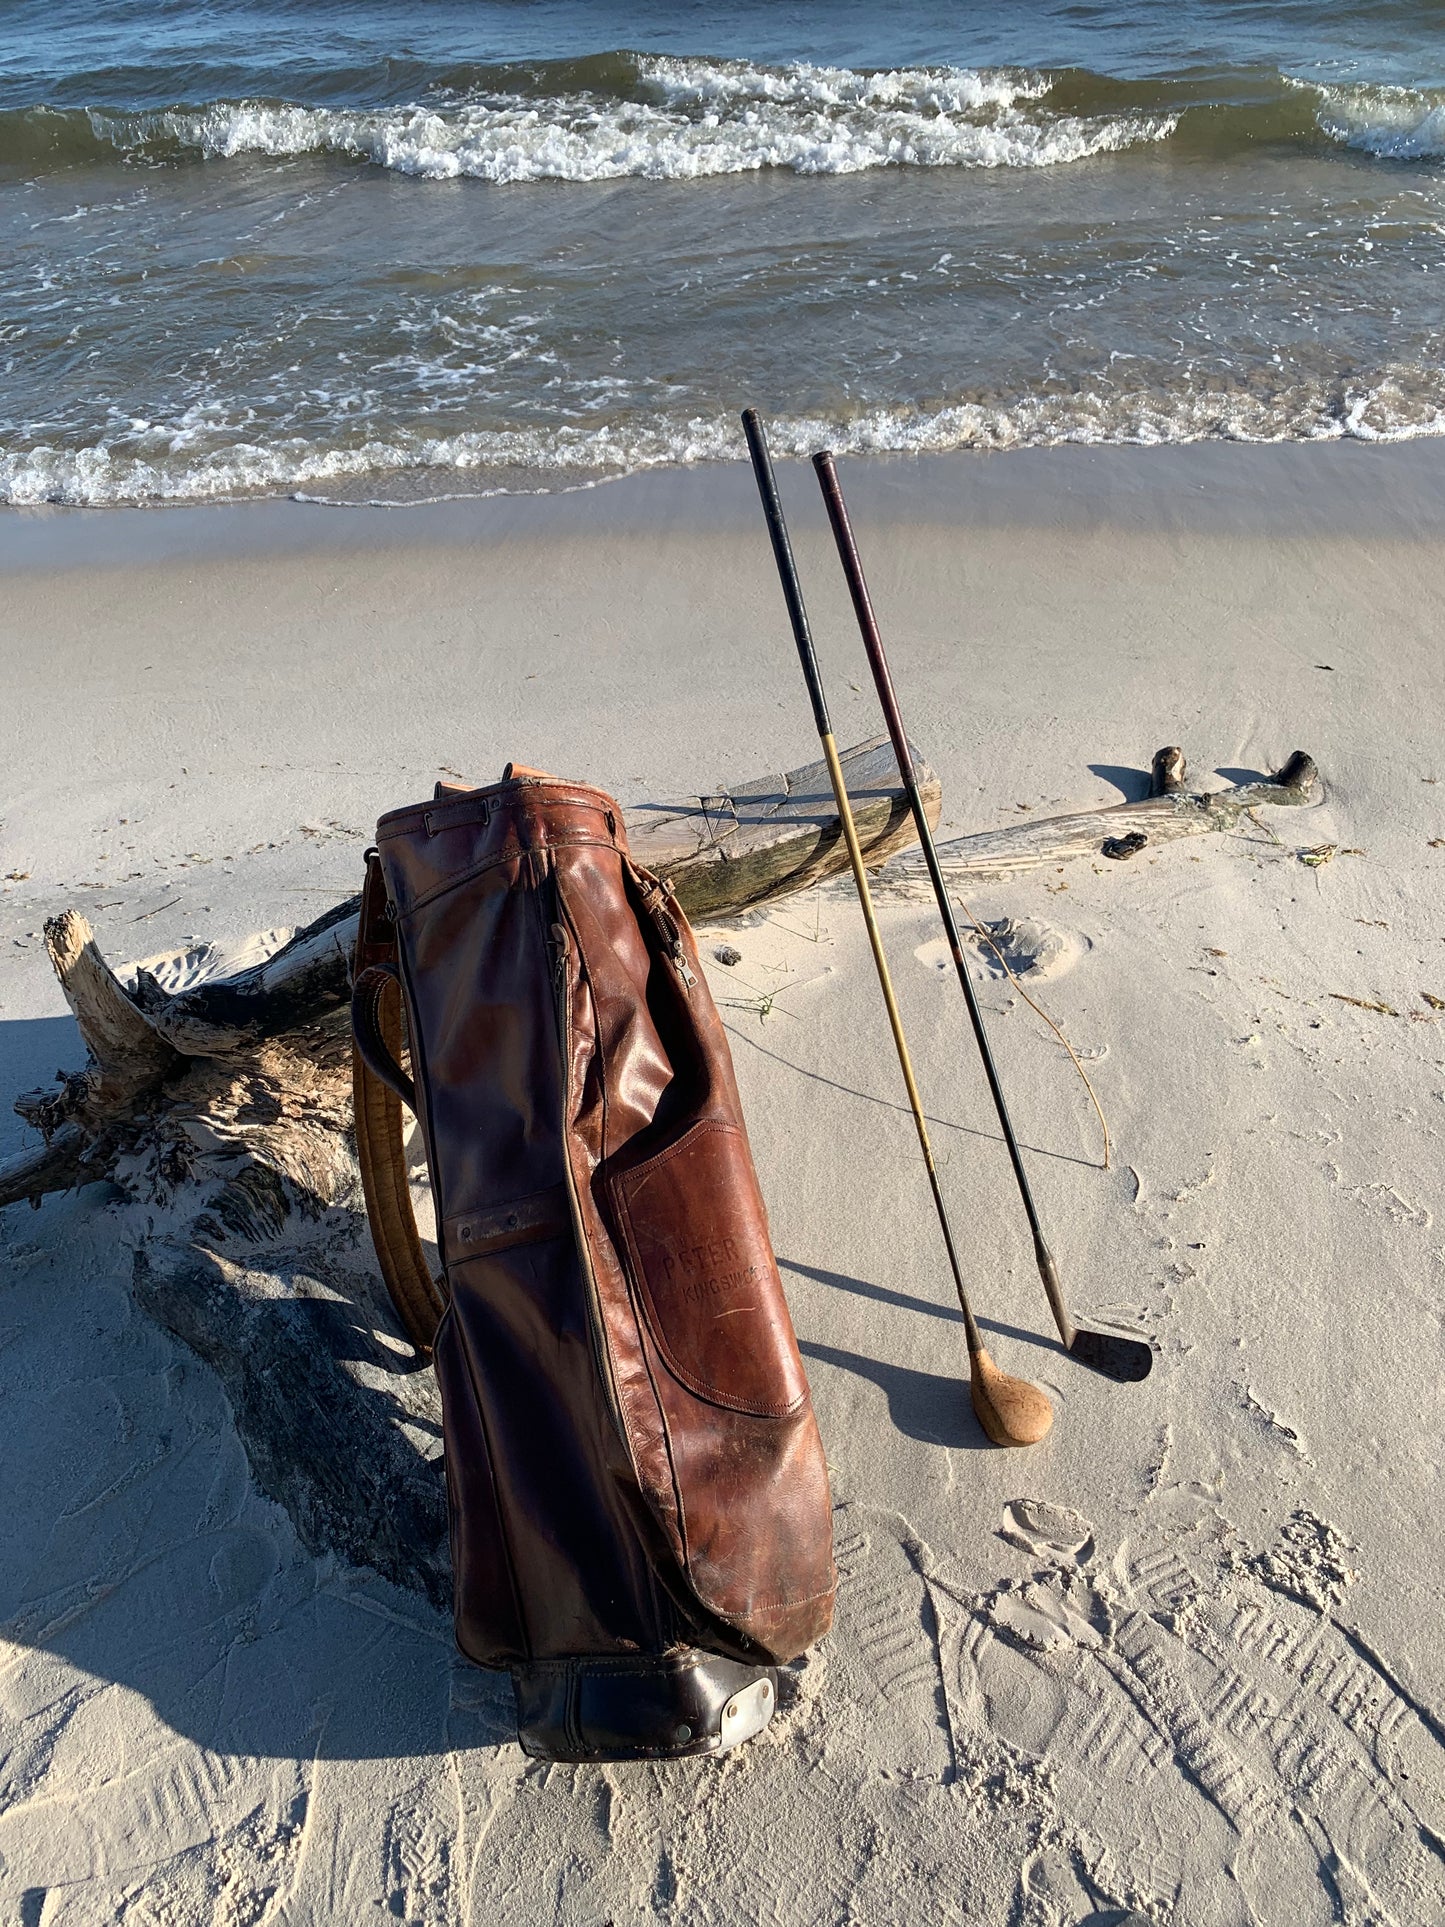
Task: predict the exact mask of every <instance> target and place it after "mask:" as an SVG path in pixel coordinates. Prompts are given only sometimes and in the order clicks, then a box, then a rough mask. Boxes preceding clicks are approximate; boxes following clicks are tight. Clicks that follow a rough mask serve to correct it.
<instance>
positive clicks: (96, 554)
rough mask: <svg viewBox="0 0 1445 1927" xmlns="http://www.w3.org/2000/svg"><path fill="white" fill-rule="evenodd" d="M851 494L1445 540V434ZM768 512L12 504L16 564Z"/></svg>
mask: <svg viewBox="0 0 1445 1927" xmlns="http://www.w3.org/2000/svg"><path fill="white" fill-rule="evenodd" d="M777 466H778V471H779V474H780V477H782V478H783V481H784V483H785V485H787V487H788V506H789V512H790V519H794V520H796V521H797V522H798V523H799V524H800V525H801V526H803V527H805V528H822V527H823V526H824V521H823V516H822V511H821V508H819V507H818V505H817V499H816V497H817V491H816V488H815V487H814V486H813V484H812V478H811V476H810V475H809V474H808V472H807V464H806V463H803V462H799V461H796V460H787V459H780V460H779V461H778V464H777ZM840 473H841V474H842V475H843V477H844V480H845V486H846V487H847V488H848V490H849V497H850V502H853V503H855V504H856V505H857V507H858V509H859V510H861V511H862V512H863V513H865V514H870V515H875V516H877V517H879V518H882V519H886V520H887V521H889V522H890V523H901V524H903V525H906V526H928V525H936V526H941V527H950V528H975V529H998V528H1002V527H1008V526H1019V527H1029V528H1042V529H1059V530H1076V531H1083V530H1088V529H1102V528H1114V529H1120V530H1125V531H1133V532H1139V533H1147V532H1154V533H1168V532H1179V531H1189V532H1192V533H1195V534H1199V535H1220V536H1231V537H1241V538H1245V537H1255V536H1281V537H1290V536H1328V535H1332V534H1334V535H1349V536H1374V537H1380V538H1387V539H1398V540H1410V539H1415V540H1433V539H1437V538H1439V537H1440V536H1442V535H1445V437H1437V436H1421V437H1417V438H1414V439H1412V440H1409V441H1400V442H1387V443H1375V442H1365V441H1359V440H1354V439H1341V440H1339V441H1328V442H1280V443H1245V442H1225V441H1198V442H1187V443H1178V444H1168V445H1161V446H1145V445H1140V444H1108V445H1102V446H1086V445H1082V444H1073V443H1068V444H1061V445H1059V446H1057V447H1049V448H1022V449H1013V450H1007V451H991V452H986V453H975V452H972V451H967V450H960V451H956V452H953V453H949V454H943V455H896V454H874V455H865V456H857V455H854V456H849V457H847V458H846V459H843V460H840ZM756 516H757V507H756V499H755V496H754V492H753V484H752V477H751V472H750V470H749V469H748V466H747V464H746V463H745V462H743V461H737V462H718V463H701V464H698V465H696V466H694V467H689V468H660V469H645V470H640V471H637V472H634V473H631V474H626V475H618V476H616V477H609V478H606V479H604V480H601V481H597V482H593V483H588V484H584V485H581V486H578V487H575V488H559V489H555V490H537V491H535V492H533V491H529V492H525V493H516V494H502V493H499V494H490V495H481V494H478V495H465V494H459V495H458V496H456V497H454V498H448V499H444V500H426V501H419V502H414V503H399V504H391V503H353V502H336V503H323V502H317V501H313V500H306V499H302V498H298V497H296V496H291V495H286V496H263V497H258V498H254V499H249V500H236V501H226V502H214V503H156V504H154V505H150V506H146V507H136V506H124V507H115V508H79V507H70V506H65V505H49V506H44V507H24V508H16V507H11V506H6V507H0V573H10V572H14V571H31V570H43V569H65V568H70V567H115V566H120V565H124V564H127V563H133V564H136V565H138V566H139V565H141V564H144V563H151V562H154V563H164V562H167V561H173V560H175V559H177V558H179V557H183V556H197V557H199V556H209V557H221V556H226V555H238V556H239V555H254V554H268V553H276V554H285V553H293V554H294V553H300V554H304V553H308V552H320V551H325V550H342V551H347V550H353V549H357V548H366V549H385V550H388V551H391V550H395V549H398V548H407V547H412V546H419V547H420V546H425V547H433V546H434V547H439V548H455V547H461V546H465V545H466V544H468V543H470V542H474V541H477V540H479V539H485V540H500V541H512V540H531V541H535V540H547V539H549V538H551V537H554V536H558V535H583V534H589V535H598V536H606V535H609V534H615V535H618V536H622V535H625V534H628V533H635V532H638V531H639V530H643V529H649V530H650V529H656V528H658V527H659V526H661V527H662V528H665V529H667V530H668V531H669V532H677V531H682V530H689V529H696V530H698V531H703V530H718V529H727V530H728V531H730V532H746V530H748V529H750V528H751V527H752V526H753V525H754V523H755V521H756Z"/></svg>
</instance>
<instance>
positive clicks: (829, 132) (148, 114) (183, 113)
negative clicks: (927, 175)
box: [0, 55, 1174, 185]
mask: <svg viewBox="0 0 1445 1927" xmlns="http://www.w3.org/2000/svg"><path fill="white" fill-rule="evenodd" d="M608 59H609V61H610V63H611V64H610V66H603V65H601V64H600V63H599V65H598V66H597V68H596V69H595V71H594V73H593V76H592V77H593V78H594V79H595V81H596V82H597V84H595V85H593V86H589V87H585V88H581V89H579V90H575V91H568V92H561V93H556V94H548V93H546V92H545V90H544V89H541V90H539V89H540V83H541V80H542V79H544V78H545V76H536V75H534V76H532V79H531V84H529V85H528V86H525V87H524V86H522V85H521V84H520V77H514V79H515V82H516V84H513V85H511V86H508V87H498V86H496V85H488V86H478V85H475V84H472V85H469V86H466V87H460V88H459V87H457V86H456V85H455V84H452V83H448V84H447V85H445V86H440V85H439V86H438V87H437V88H435V89H434V90H433V95H434V98H432V99H429V100H427V101H424V102H419V103H416V104H413V105H409V106H388V107H367V108H363V107H346V106H323V105H315V104H306V103H302V102H294V101H271V100H232V101H212V102H209V103H206V104H204V105H200V106H194V107H187V106H172V107H165V108H156V109H151V110H148V111H145V112H117V111H113V110H110V109H106V108H101V107H93V108H88V109H84V110H65V111H62V110H58V109H51V108H33V109H27V110H25V111H24V113H22V114H18V115H17V114H10V115H6V116H0V160H4V159H8V160H11V161H17V160H18V161H21V162H22V163H24V162H25V161H29V162H30V163H32V164H36V163H38V164H40V165H42V166H45V165H62V164H65V163H66V162H69V163H71V164H75V163H79V162H83V161H85V160H86V159H94V158H96V157H97V152H98V151H104V150H105V149H109V150H111V151H113V152H114V151H118V152H120V153H121V154H123V155H125V156H127V157H130V158H135V159H142V160H146V159H148V160H152V161H164V160H168V159H170V160H173V159H179V158H184V157H185V156H186V155H193V156H200V157H203V158H206V159H230V158H233V157H235V156H237V155H244V154H255V155H268V156H275V157H288V158H289V157H295V156H300V155H323V156H324V155H329V156H334V157H339V158H344V159H350V160H359V161H364V162H369V163H371V164H373V165H375V166H378V167H383V168H386V169H389V170H390V171H392V172H395V173H400V174H408V175H412V176H415V177H418V178H421V179H425V180H453V179H472V180H482V181H489V182H492V183H495V184H499V185H500V184H513V183H517V182H525V181H543V180H555V181H600V180H616V179H623V178H636V179H644V180H659V181H662V180H694V179H700V178H707V177H713V176H717V175H725V174H741V173H749V172H754V171H758V170H762V169H786V170H790V171H792V172H794V173H797V174H833V175H836V174H854V173H860V172H864V171H867V170H870V169H874V168H882V167H964V168H1001V167H1002V168H1007V167H1054V166H1059V165H1063V164H1066V163H1068V162H1070V161H1076V160H1082V159H1086V158H1088V157H1089V156H1091V155H1096V154H1108V153H1114V152H1117V151H1119V150H1120V149H1122V148H1125V147H1130V146H1133V145H1135V144H1137V143H1140V142H1151V141H1159V140H1163V139H1166V138H1167V137H1168V135H1169V134H1170V133H1171V132H1172V131H1173V127H1174V119H1173V118H1172V117H1171V116H1170V115H1168V114H1163V115H1149V114H1140V113H1134V112H1121V113H1108V114H1099V115H1079V114H1059V113H1051V112H1049V111H1048V110H1047V108H1046V107H1045V105H1044V103H1045V101H1046V97H1047V95H1048V91H1049V87H1050V82H1049V79H1048V77H1047V76H1045V75H1040V74H1034V73H1029V72H1026V71H1023V70H1011V69H997V70H975V69H972V68H952V67H938V68H901V69H897V70H892V71H886V72H877V73H865V72H855V71H854V70H852V69H849V68H837V67H822V66H814V65H807V64H797V65H793V66H788V67H765V66H759V65H756V64H753V63H749V62H746V61H722V60H703V59H681V58H672V57H664V56H650V55H631V56H610V57H608ZM604 77H605V84H604ZM574 78H575V75H574Z"/></svg>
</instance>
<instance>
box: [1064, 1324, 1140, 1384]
mask: <svg viewBox="0 0 1445 1927" xmlns="http://www.w3.org/2000/svg"><path fill="white" fill-rule="evenodd" d="M1069 1356H1070V1358H1077V1359H1078V1361H1079V1363H1080V1364H1081V1365H1087V1366H1088V1367H1089V1368H1090V1370H1091V1371H1095V1372H1102V1373H1103V1375H1104V1377H1105V1378H1112V1379H1116V1380H1117V1381H1118V1383H1119V1384H1121V1385H1132V1384H1135V1383H1137V1382H1138V1380H1139V1379H1141V1378H1147V1377H1148V1376H1149V1373H1150V1372H1151V1370H1152V1369H1153V1366H1154V1347H1153V1346H1152V1345H1146V1344H1145V1342H1144V1340H1143V1339H1142V1338H1124V1337H1121V1336H1118V1335H1117V1334H1115V1333H1114V1332H1095V1331H1085V1330H1084V1329H1083V1327H1082V1326H1076V1327H1075V1328H1074V1336H1073V1338H1072V1340H1071V1341H1070V1343H1069Z"/></svg>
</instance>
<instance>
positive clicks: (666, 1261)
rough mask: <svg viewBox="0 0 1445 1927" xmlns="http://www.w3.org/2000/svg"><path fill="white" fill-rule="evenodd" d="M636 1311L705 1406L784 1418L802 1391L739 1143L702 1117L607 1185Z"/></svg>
mask: <svg viewBox="0 0 1445 1927" xmlns="http://www.w3.org/2000/svg"><path fill="white" fill-rule="evenodd" d="M612 1200H613V1208H614V1210H615V1212H616V1215H617V1222H618V1226H619V1229H620V1231H621V1234H622V1240H623V1244H624V1247H625V1249H626V1252H627V1256H628V1259H629V1260H630V1269H631V1271H632V1273H633V1276H634V1280H635V1282H636V1285H637V1288H638V1291H639V1294H640V1297H641V1301H642V1312H643V1316H644V1317H645V1318H646V1320H647V1324H648V1327H649V1329H650V1332H651V1336H652V1339H653V1342H654V1344H655V1345H656V1347H657V1350H658V1352H659V1354H660V1355H661V1358H662V1362H663V1364H664V1365H665V1366H666V1368H667V1370H668V1371H669V1372H670V1373H671V1375H672V1376H673V1378H675V1379H676V1380H677V1381H678V1382H679V1384H681V1385H683V1386H685V1387H686V1388H687V1390H688V1391H689V1392H692V1393H693V1394H694V1395H695V1396H696V1397H698V1398H701V1399H706V1400H707V1401H708V1402H709V1403H710V1404H712V1405H721V1406H726V1407H728V1408H729V1409H730V1410H732V1411H735V1412H750V1413H752V1414H753V1415H754V1416H756V1417H758V1418H786V1417H788V1416H790V1415H791V1414H792V1413H794V1412H796V1411H798V1410H800V1409H801V1407H802V1406H803V1404H804V1402H805V1401H806V1399H807V1396H808V1386H807V1381H806V1379H805V1378H804V1376H803V1366H802V1361H801V1359H800V1358H799V1356H798V1348H797V1344H796V1342H795V1340H794V1337H793V1328H792V1323H791V1320H790V1319H789V1316H788V1308H787V1302H786V1300H785V1298H784V1296H783V1285H782V1280H781V1279H780V1278H779V1276H778V1267H777V1264H776V1262H775V1261H774V1258H773V1251H772V1246H771V1244H770V1242H769V1239H768V1226H767V1219H766V1216H765V1215H764V1211H763V1203H762V1199H761V1197H760V1196H759V1195H758V1190H757V1182H756V1179H755V1178H754V1175H753V1165H752V1159H751V1157H750V1156H749V1155H748V1146H747V1140H746V1139H745V1138H744V1137H743V1135H742V1133H741V1131H739V1130H737V1129H736V1128H735V1127H734V1126H732V1125H731V1124H727V1123H723V1122H720V1121H719V1120H717V1119H714V1118H702V1119H700V1120H699V1121H698V1122H697V1123H696V1124H694V1125H693V1126H692V1128H691V1129H690V1130H689V1131H686V1132H684V1134H683V1135H682V1137H681V1138H680V1139H679V1140H678V1141H677V1143H675V1144H673V1145H671V1146H669V1148H668V1149H667V1150H665V1151H660V1152H659V1153H658V1154H657V1156H655V1157H652V1158H648V1159H647V1160H646V1161H645V1162H643V1163H642V1164H639V1165H637V1166H635V1167H634V1168H633V1169H632V1170H630V1171H626V1172H623V1173H622V1174H621V1175H620V1176H617V1177H615V1178H614V1179H613V1180H612Z"/></svg>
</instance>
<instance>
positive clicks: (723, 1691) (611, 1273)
mask: <svg viewBox="0 0 1445 1927" xmlns="http://www.w3.org/2000/svg"><path fill="white" fill-rule="evenodd" d="M352 1021H353V1029H354V1035H355V1039H356V1047H357V1048H356V1056H355V1088H356V1118H357V1141H358V1149H359V1152H360V1157H361V1167H362V1174H363V1179H364V1183H365V1189H366V1197H367V1208H368V1214H369V1217H370V1220H371V1226H372V1232H373V1235H374V1237H375V1241H376V1247H377V1254H378V1257H379V1259H380V1262H381V1267H382V1271H383V1273H384V1275H385V1277H386V1280H387V1284H388V1286H389V1287H390V1289H391V1292H392V1296H393V1299H394V1300H395V1302H396V1305H397V1308H398V1310H399V1312H400V1314H401V1316H402V1318H403V1321H404V1322H405V1324H406V1326H407V1328H408V1330H409V1332H410V1333H411V1336H412V1338H413V1340H414V1341H415V1342H416V1343H417V1344H418V1345H419V1346H420V1347H421V1348H422V1349H423V1350H429V1351H430V1352H431V1353H432V1355H433V1358H434V1362H435V1365H436V1372H437V1379H438V1382H439V1385H440V1389H441V1397H442V1410H443V1421H444V1430H445V1447H446V1476H447V1497H448V1505H449V1519H450V1534H451V1552H452V1566H453V1573H454V1588H455V1613H456V1633H457V1641H458V1644H459V1645H460V1647H461V1649H462V1651H463V1652H464V1653H465V1654H467V1656H468V1657H469V1658H471V1659H473V1660H475V1661H477V1662H478V1663H479V1664H480V1665H483V1666H492V1667H505V1668H507V1669H508V1670H509V1671H510V1673H511V1676H512V1680H513V1684H514V1689H515V1694H516V1703H517V1725H518V1733H519V1737H520V1739H521V1743H522V1745H523V1747H524V1748H525V1749H526V1750H527V1751H528V1752H529V1753H532V1754H534V1755H536V1756H538V1757H541V1758H545V1759H554V1760H605V1759H639V1758H669V1757H681V1756H683V1755H688V1754H699V1753H713V1752H719V1751H721V1750H723V1749H724V1748H726V1747H728V1746H729V1745H732V1744H735V1743H736V1742H737V1741H738V1740H740V1739H745V1738H747V1737H748V1736H749V1735H750V1734H752V1733H755V1732H757V1731H758V1730H759V1729H760V1727H762V1726H764V1725H766V1723H767V1720H768V1719H769V1718H770V1717H771V1714H772V1710H773V1707H774V1705H775V1703H776V1694H777V1679H776V1675H775V1673H774V1671H773V1668H774V1667H775V1666H776V1665H777V1664H778V1663H780V1662H782V1661H784V1660H787V1659H790V1658H792V1657H794V1656H795V1655H797V1654H799V1653H801V1652H802V1651H803V1650H804V1649H805V1648H806V1647H807V1646H809V1645H810V1644H811V1643H812V1642H813V1641H814V1640H816V1639H818V1638H819V1637H820V1636H821V1635H822V1634H823V1633H824V1632H826V1631H827V1629H828V1625H829V1623H830V1620H831V1617H832V1609H833V1592H834V1585H835V1574H834V1570H833V1557H832V1531H831V1510H830V1501H829V1494H828V1478H827V1467H826V1463H825V1461H824V1457H823V1451H822V1445H821V1442H820V1440H819V1437H818V1429H817V1424H816V1421H815V1419H814V1417H813V1410H812V1405H811V1402H810V1399H809V1394H808V1385H807V1380H806V1378H805V1377H804V1374H803V1367H802V1361H801V1360H800V1358H799V1356H798V1347H797V1341H796V1339H795V1337H794V1334H793V1327H792V1322H791V1320H790V1318H789V1314H788V1308H787V1303H786V1301H785V1299H784V1296H783V1289H782V1283H781V1281H780V1279H779V1276H778V1269H777V1265H776V1262H775V1260H774V1257H773V1252H772V1248H771V1245H770V1243H769V1236H768V1225H767V1217H766V1213H765V1211H764V1208H763V1203H762V1199H761V1196H760V1194H759V1191H758V1185H757V1179H756V1176H755V1174H754V1170H753V1162H752V1155H751V1152H750V1150H749V1147H748V1140H747V1135H746V1132H745V1131H744V1128H743V1121H742V1112H741V1108H740V1105H739V1100H738V1093H737V1086H736V1083H735V1081H734V1077H733V1069H732V1061H731V1059H730V1057H729V1054H728V1048H727V1042H726V1039H725V1037H724V1033H723V1029H722V1025H721V1022H720V1021H719V1018H718V1014H717V1011H716V1009H715V1007H714V1005H713V1001H712V998H711V996H710V995H709V992H708V989H707V986H706V983H705V982H704V980H703V975H702V971H701V969H700V967H699V965H698V960H697V951H696V948H695V946H694V943H693V938H692V933H691V931H690V930H689V929H688V926H687V922H686V919H685V918H684V916H683V914H682V912H681V910H680V909H679V908H678V907H677V905H676V903H675V901H674V900H673V899H672V897H671V895H670V894H669V892H668V890H667V888H666V886H665V885H663V884H660V883H658V882H657V880H656V879H655V878H653V877H652V876H650V875H649V874H648V873H647V872H646V871H644V870H642V869H639V868H638V867H637V866H636V865H634V864H633V863H632V861H631V860H630V858H629V855H628V850H627V840H626V835H625V832H624V829H623V825H622V816H621V812H620V811H619V810H618V808H617V805H616V804H615V803H614V802H613V801H612V799H611V798H610V797H608V796H606V795H605V794H604V793H603V792H602V791H600V790H596V789H591V788H588V787H587V786H586V785H584V784H580V783H569V782H563V781H559V780H557V779H555V778H552V777H548V776H542V775H540V774H538V773H536V772H532V771H523V770H520V769H518V768H516V767H515V766H513V765H509V766H508V769H507V771H506V773H505V776H504V778H503V781H502V782H501V783H499V784H496V785H494V786H493V787H491V788H487V789H479V790H457V789H450V788H445V789H444V788H439V790H438V793H437V797H436V799H435V800H434V801H433V802H431V803H429V804H418V805H416V806H415V807H414V808H410V809H403V810H396V811H393V812H392V813H391V814H389V815H387V816H384V817H383V818H382V820H381V822H380V823H379V825H378V826H377V847H376V849H375V850H374V851H371V852H369V853H368V858H367V872H366V885H365V892H364V896H363V901H362V913H361V927H360V935H359V939H358V947H357V956H356V979H355V993H354V997H353V1002H352ZM403 1039H405V1043H403ZM404 1054H405V1055H406V1056H408V1057H409V1062H410V1075H408V1074H407V1071H406V1070H405V1069H404V1068H403V1063H402V1059H403V1055H404ZM403 1101H404V1102H405V1103H406V1104H407V1105H408V1106H410V1107H411V1108H412V1109H413V1110H414V1111H415V1113H416V1115H417V1117H418V1119H419V1120H420V1124H421V1131H422V1136H423V1140H424V1142H425V1147H426V1155H427V1163H428V1166H429V1169H430V1176H431V1186H432V1197H433V1201H434V1204H435V1210H436V1225H437V1244H438V1249H439V1251H440V1255H441V1264H442V1275H441V1278H440V1279H439V1280H434V1279H433V1278H432V1276H431V1274H430V1272H429V1270H428V1267H427V1264H426V1262H425V1257H424V1253H423V1248H422V1245H421V1242H420V1239H419V1235H418V1232H417V1227H416V1222H415V1219H414V1217H413V1215H412V1209H411V1200H410V1193H409V1189H408V1184H407V1175H406V1165H405V1159H404V1156H403V1149H402V1113H401V1103H402V1102H403Z"/></svg>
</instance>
